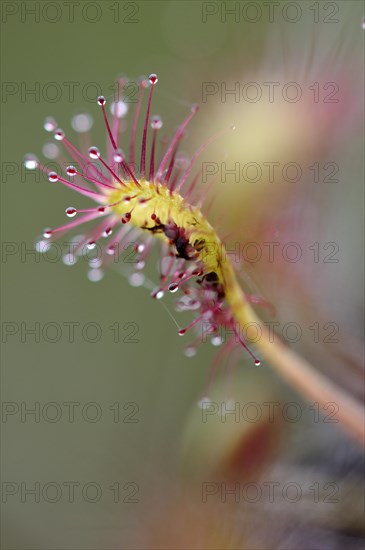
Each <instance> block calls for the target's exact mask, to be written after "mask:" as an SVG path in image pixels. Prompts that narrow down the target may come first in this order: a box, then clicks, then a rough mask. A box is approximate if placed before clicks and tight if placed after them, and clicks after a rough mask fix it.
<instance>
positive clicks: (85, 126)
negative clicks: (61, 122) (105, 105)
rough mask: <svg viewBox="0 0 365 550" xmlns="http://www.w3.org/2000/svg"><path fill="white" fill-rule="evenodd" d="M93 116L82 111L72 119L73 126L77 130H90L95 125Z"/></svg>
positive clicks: (80, 131) (81, 131)
mask: <svg viewBox="0 0 365 550" xmlns="http://www.w3.org/2000/svg"><path fill="white" fill-rule="evenodd" d="M93 122H94V121H93V118H92V117H91V116H90V115H89V114H87V113H80V114H78V115H75V116H74V117H72V119H71V126H72V128H73V130H75V132H79V133H81V134H82V133H83V132H88V131H89V130H90V129H91V128H92V125H93Z"/></svg>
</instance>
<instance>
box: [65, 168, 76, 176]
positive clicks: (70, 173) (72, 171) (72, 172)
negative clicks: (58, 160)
mask: <svg viewBox="0 0 365 550" xmlns="http://www.w3.org/2000/svg"><path fill="white" fill-rule="evenodd" d="M66 174H67V175H68V176H76V174H77V170H76V168H75V167H74V166H67V168H66Z"/></svg>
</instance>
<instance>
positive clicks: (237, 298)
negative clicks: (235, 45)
mask: <svg viewBox="0 0 365 550" xmlns="http://www.w3.org/2000/svg"><path fill="white" fill-rule="evenodd" d="M157 82H158V78H157V75H156V74H151V75H150V76H149V77H148V78H141V79H140V81H139V95H138V102H137V103H136V106H135V109H134V113H133V114H132V118H131V124H130V130H128V132H129V135H128V136H123V143H125V142H126V138H127V140H128V141H129V147H128V148H126V147H123V149H122V148H121V145H120V144H121V136H122V135H123V133H124V132H125V125H124V124H122V122H123V119H124V118H125V117H126V115H127V111H128V109H127V104H126V102H125V100H124V96H123V92H124V89H125V86H126V85H127V83H128V80H127V79H126V78H120V79H119V80H118V81H117V90H118V91H117V93H116V97H113V98H111V100H109V98H108V99H106V98H105V97H104V96H100V97H99V98H98V100H97V104H98V106H96V108H98V109H100V116H102V117H103V119H104V123H105V130H106V137H107V145H106V149H105V151H103V149H102V148H99V146H100V140H98V141H97V143H96V144H95V145H94V144H93V142H91V138H90V136H89V130H90V128H91V122H90V121H91V118H90V117H89V116H88V115H86V114H82V115H77V116H75V117H74V118H73V120H72V126H73V129H74V130H75V131H76V132H77V133H78V134H79V138H80V146H76V145H75V144H74V143H73V142H72V141H71V140H70V139H69V138H68V136H67V132H66V131H64V130H62V129H61V128H60V127H59V126H58V123H57V122H56V120H55V119H53V118H52V117H47V119H46V120H45V122H44V128H45V130H46V131H47V132H51V133H52V134H53V136H54V139H55V140H56V141H58V142H59V143H60V147H59V146H56V145H54V146H49V147H48V149H47V150H46V153H47V151H48V153H49V157H50V158H52V159H57V160H60V161H62V159H64V155H65V154H66V155H67V157H68V158H69V165H68V166H67V167H65V170H64V172H62V171H61V170H60V171H58V172H56V171H49V170H48V169H47V168H46V166H45V165H44V164H42V162H41V161H39V160H38V158H37V156H35V155H33V154H28V155H27V156H26V158H25V167H26V168H27V169H29V170H34V169H39V170H41V171H43V172H45V173H46V174H47V176H48V180H49V182H50V183H51V184H52V185H64V186H66V187H68V188H70V190H71V191H73V192H76V193H78V194H80V195H82V196H83V197H85V208H83V209H77V208H75V207H73V206H68V207H67V208H66V211H65V214H66V216H67V217H68V218H70V221H68V222H67V223H65V224H64V225H61V226H59V227H52V228H47V229H45V230H44V233H43V238H42V239H41V240H40V241H39V242H38V243H37V250H38V251H39V252H42V251H46V250H47V247H48V246H49V243H50V242H52V241H54V240H56V239H58V238H60V237H61V236H63V235H64V234H65V233H67V232H69V231H74V230H76V229H77V230H78V229H79V228H80V229H81V228H82V231H83V234H82V235H79V234H77V235H76V236H75V237H73V240H72V248H71V249H70V250H69V252H68V253H67V254H66V255H65V257H64V261H65V263H66V264H69V265H72V264H73V263H75V262H76V260H77V257H78V256H80V255H81V254H82V253H83V251H84V250H85V249H88V250H92V249H95V248H96V246H98V248H99V249H100V251H101V253H100V254H99V255H98V257H97V258H96V259H95V260H94V261H93V262H91V264H92V268H91V270H90V271H89V278H90V279H91V280H94V281H97V280H99V279H101V277H102V274H103V270H104V269H106V268H107V267H108V265H110V264H111V262H112V261H115V259H116V258H118V256H119V255H120V254H121V253H122V251H123V244H124V243H126V242H127V241H128V242H134V243H136V244H135V252H136V254H137V261H136V263H135V264H134V265H135V269H134V271H133V272H132V273H129V277H128V278H129V282H130V284H131V285H132V286H134V287H139V286H143V285H144V274H143V270H144V267H145V265H146V262H147V261H148V258H149V256H150V253H151V250H152V248H153V246H154V245H155V244H158V245H159V248H160V253H161V255H160V262H159V264H160V269H159V273H158V274H157V280H158V282H157V284H156V287H155V288H154V289H153V291H152V293H151V295H152V297H153V298H155V299H157V300H163V299H164V294H165V293H173V294H175V295H176V310H177V311H190V312H191V314H192V317H193V319H192V321H191V322H190V324H188V326H186V327H184V328H180V329H179V331H178V334H179V335H180V336H182V337H184V338H189V335H190V334H192V335H193V336H192V337H190V341H189V343H188V345H187V346H186V354H187V355H194V354H195V353H196V351H197V347H198V346H199V343H200V342H201V340H202V338H203V336H202V334H203V329H204V330H205V331H206V330H208V332H209V334H210V336H211V337H212V338H213V339H214V344H215V345H220V350H219V352H218V356H217V363H218V364H222V363H224V362H225V361H226V360H227V358H228V357H229V355H230V354H231V353H232V352H233V351H234V352H236V350H237V348H238V347H242V352H243V353H248V354H249V355H250V356H251V359H252V368H258V367H259V366H260V364H261V363H262V361H265V363H267V364H268V365H270V366H271V367H273V368H274V369H276V370H277V371H278V372H279V373H280V375H281V376H282V377H283V378H284V379H285V380H286V381H287V382H289V384H291V385H292V386H293V387H294V388H295V389H296V390H297V391H298V392H300V394H302V396H304V398H306V399H308V400H315V401H317V402H319V403H320V404H325V403H328V402H336V403H337V404H338V418H339V420H340V422H341V423H342V426H343V427H344V428H345V429H346V430H347V431H348V432H349V433H350V434H351V435H352V436H353V437H354V438H355V439H356V440H358V441H362V440H363V438H364V424H363V422H362V409H361V407H360V405H359V404H358V403H357V402H356V400H354V399H353V398H352V397H350V396H349V395H347V394H346V393H345V392H343V391H342V390H341V388H339V387H338V386H337V385H335V384H334V383H333V382H331V381H329V380H328V379H326V378H325V377H324V376H323V375H321V374H320V373H319V372H318V371H317V370H316V368H315V367H314V366H312V365H310V364H309V363H308V362H307V361H306V360H305V359H303V358H302V357H300V356H298V355H297V354H296V353H295V352H294V351H293V350H291V349H290V348H289V347H288V346H286V345H285V344H284V343H282V342H281V341H280V340H278V339H276V340H275V341H274V340H272V338H270V334H269V332H268V329H267V327H266V326H265V325H264V324H263V322H262V321H261V320H260V316H259V314H258V313H257V312H256V310H259V308H263V307H269V309H270V304H268V303H267V302H266V301H265V300H264V299H262V298H260V297H259V296H256V295H251V294H247V293H245V292H244V291H243V288H242V286H241V283H240V270H241V269H242V266H239V267H238V268H237V266H234V265H233V263H232V262H231V260H230V257H229V255H228V254H227V253H226V250H225V247H224V243H223V239H222V238H221V237H220V236H219V234H218V231H217V230H216V229H215V227H213V226H212V225H211V223H210V221H209V218H210V205H211V202H212V199H213V198H214V191H213V190H212V189H211V188H210V187H208V189H207V190H205V191H204V193H202V190H201V187H200V186H199V185H198V183H199V178H201V169H199V163H198V159H199V157H200V155H201V154H202V153H203V152H204V151H205V150H206V148H208V147H209V146H210V145H211V143H212V142H218V143H219V140H220V139H224V137H225V136H226V135H227V133H230V132H232V131H234V127H233V126H228V127H226V128H222V129H221V130H219V131H218V132H217V133H216V134H215V135H213V136H211V137H209V138H208V139H207V141H206V142H205V143H203V144H202V145H201V147H200V148H198V149H197V151H196V152H195V153H194V154H193V155H192V156H191V158H190V159H189V158H187V157H186V156H184V155H181V154H180V146H181V143H182V142H183V140H184V138H185V137H186V128H187V126H188V125H190V124H191V125H194V122H195V119H196V118H197V117H199V116H204V112H201V111H200V112H199V109H198V106H197V105H193V106H192V107H191V110H190V112H189V113H188V114H187V117H186V119H185V120H184V121H183V122H182V123H181V125H180V126H179V127H178V129H177V131H176V133H175V134H174V135H173V136H172V137H171V139H170V141H169V142H167V143H164V142H163V140H162V139H161V129H162V127H163V120H162V118H161V117H160V116H157V115H154V114H153V112H152V99H153V91H154V89H155V87H156V85H157ZM159 86H160V84H159ZM146 96H147V98H146ZM108 103H110V105H108ZM107 106H108V107H110V114H109V113H108V110H107ZM140 126H141V127H142V140H141V143H140V144H139V143H137V135H138V129H139V127H140ZM62 148H63V150H62ZM60 165H61V162H60ZM216 198H217V200H218V201H219V196H218V197H216ZM89 222H93V224H92V226H91V227H90V228H86V224H88V223H89ZM84 225H85V228H84ZM141 292H142V290H141ZM250 323H254V324H255V325H256V326H259V327H260V338H258V339H257V341H256V342H255V344H254V346H252V348H254V349H251V345H249V344H248V342H246V341H245V340H244V338H243V337H242V333H243V331H242V328H243V327H245V326H247V325H249V324H250ZM207 327H208V328H207ZM221 329H224V331H225V332H226V333H227V334H229V335H230V336H229V337H228V338H227V339H226V340H225V341H224V342H223V341H222V339H221V337H220V331H221Z"/></svg>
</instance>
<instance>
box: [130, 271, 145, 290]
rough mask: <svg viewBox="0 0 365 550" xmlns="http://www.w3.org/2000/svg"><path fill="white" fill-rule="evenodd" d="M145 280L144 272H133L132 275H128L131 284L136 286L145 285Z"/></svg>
mask: <svg viewBox="0 0 365 550" xmlns="http://www.w3.org/2000/svg"><path fill="white" fill-rule="evenodd" d="M144 281H145V276H144V275H143V273H132V275H130V276H129V277H128V282H129V284H130V285H131V286H134V287H138V286H143V285H144Z"/></svg>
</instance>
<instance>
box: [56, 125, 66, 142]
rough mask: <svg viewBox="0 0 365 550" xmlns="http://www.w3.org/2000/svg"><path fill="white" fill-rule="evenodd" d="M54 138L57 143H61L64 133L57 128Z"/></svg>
mask: <svg viewBox="0 0 365 550" xmlns="http://www.w3.org/2000/svg"><path fill="white" fill-rule="evenodd" d="M54 138H55V139H56V140H57V141H62V140H63V139H65V132H64V131H63V130H61V129H60V128H59V129H58V130H56V132H55V134H54Z"/></svg>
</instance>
